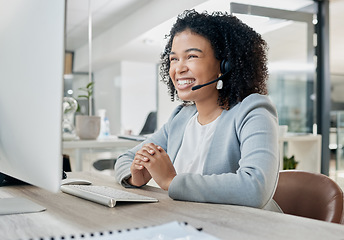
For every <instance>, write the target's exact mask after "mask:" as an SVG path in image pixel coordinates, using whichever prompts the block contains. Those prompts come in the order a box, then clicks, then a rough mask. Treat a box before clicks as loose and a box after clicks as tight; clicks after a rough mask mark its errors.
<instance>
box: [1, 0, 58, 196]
mask: <svg viewBox="0 0 344 240" xmlns="http://www.w3.org/2000/svg"><path fill="white" fill-rule="evenodd" d="M64 31H65V1H46V0H30V1H27V0H11V1H8V0H0V36H1V37H0V172H1V173H4V174H6V175H9V176H11V177H14V178H16V179H20V180H22V181H24V182H27V183H29V184H32V185H35V186H38V187H41V188H44V189H47V190H49V191H51V192H57V191H58V190H59V188H60V183H61V176H62V150H61V147H62V143H61V135H62V131H61V128H62V126H61V123H62V97H63V71H64Z"/></svg>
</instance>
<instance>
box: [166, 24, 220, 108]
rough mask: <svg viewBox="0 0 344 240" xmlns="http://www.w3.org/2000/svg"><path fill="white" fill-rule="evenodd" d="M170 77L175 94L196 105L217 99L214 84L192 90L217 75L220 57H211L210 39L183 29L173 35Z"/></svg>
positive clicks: (212, 54)
mask: <svg viewBox="0 0 344 240" xmlns="http://www.w3.org/2000/svg"><path fill="white" fill-rule="evenodd" d="M169 58H170V71H169V74H170V77H171V79H172V82H173V84H174V86H175V88H176V90H177V93H178V97H179V98H180V99H182V100H184V101H194V102H196V104H197V103H198V102H202V101H209V100H210V99H212V100H216V101H217V99H218V90H217V89H216V87H215V86H216V83H214V84H210V85H208V86H206V87H203V88H201V89H199V90H195V91H192V90H191V88H192V87H193V86H196V85H200V84H205V83H208V82H210V81H212V80H214V79H216V78H217V77H218V75H219V74H220V60H218V59H216V58H215V55H214V50H213V48H212V46H211V44H210V41H209V40H208V39H206V38H205V37H203V36H201V35H199V34H196V33H193V32H191V31H190V30H185V31H183V32H180V33H178V34H176V35H175V37H174V38H173V42H172V49H171V53H170V56H169Z"/></svg>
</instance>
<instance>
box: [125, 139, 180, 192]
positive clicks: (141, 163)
mask: <svg viewBox="0 0 344 240" xmlns="http://www.w3.org/2000/svg"><path fill="white" fill-rule="evenodd" d="M130 171H131V178H129V179H128V180H129V183H130V184H131V185H134V186H142V185H144V184H146V183H148V181H149V180H150V179H151V178H153V179H154V181H155V182H156V183H157V184H158V185H159V186H160V187H161V188H162V189H164V190H168V188H169V186H170V184H171V182H172V180H173V178H174V177H175V176H176V175H177V174H176V170H175V169H174V167H173V164H172V162H171V160H170V157H169V156H168V155H167V153H166V152H165V150H164V149H163V148H162V147H160V146H158V145H155V144H154V143H147V144H145V145H143V146H142V148H141V149H140V150H139V151H137V152H136V155H135V158H134V161H133V163H132V165H131V167H130Z"/></svg>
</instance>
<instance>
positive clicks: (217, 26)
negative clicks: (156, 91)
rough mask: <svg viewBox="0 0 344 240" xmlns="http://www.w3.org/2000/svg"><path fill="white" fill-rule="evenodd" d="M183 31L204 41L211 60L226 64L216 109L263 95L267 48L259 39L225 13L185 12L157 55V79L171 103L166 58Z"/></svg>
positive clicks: (173, 94) (168, 67) (173, 88)
mask: <svg viewBox="0 0 344 240" xmlns="http://www.w3.org/2000/svg"><path fill="white" fill-rule="evenodd" d="M184 30H191V32H194V33H196V34H199V35H201V36H203V37H205V38H206V39H208V40H209V41H210V43H211V46H212V48H213V50H214V53H215V58H216V59H218V60H227V61H229V64H230V69H231V70H230V72H229V74H228V76H227V78H226V79H224V81H223V88H222V89H221V90H219V99H218V102H219V105H220V106H223V107H224V108H229V107H231V106H233V105H234V104H236V103H237V102H238V101H242V100H243V99H244V98H245V97H247V96H248V95H250V94H252V93H260V94H267V87H266V81H267V77H268V70H267V65H266V64H267V56H266V52H267V44H266V42H265V41H264V40H263V39H262V37H261V35H260V34H258V33H256V32H255V31H254V30H253V29H252V28H251V27H249V26H247V25H246V24H244V23H243V22H242V21H241V20H239V19H238V18H237V17H235V16H232V15H229V14H228V13H222V12H214V13H211V14H209V13H207V12H203V13H198V12H196V11H195V10H186V11H184V12H183V13H182V14H180V15H179V16H178V18H177V21H176V23H175V24H174V25H173V27H172V29H171V31H170V34H169V35H167V36H166V38H167V39H168V42H167V44H166V47H165V50H164V52H163V53H162V54H161V61H162V64H161V66H160V70H161V72H160V75H161V77H162V81H163V82H164V83H166V84H167V86H168V88H169V93H170V95H171V100H172V101H174V100H175V98H176V97H177V91H176V89H175V87H174V85H173V83H172V80H171V78H170V76H169V69H170V60H169V54H170V52H171V48H172V42H173V38H174V36H175V35H176V34H178V33H180V32H183V31H184Z"/></svg>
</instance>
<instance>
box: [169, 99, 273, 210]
mask: <svg viewBox="0 0 344 240" xmlns="http://www.w3.org/2000/svg"><path fill="white" fill-rule="evenodd" d="M234 118H235V120H234V131H235V132H229V134H231V135H234V136H233V137H232V138H230V140H231V141H230V142H226V145H225V148H230V147H231V146H232V145H233V144H237V149H238V150H237V151H238V152H239V153H238V155H239V156H240V157H239V159H232V158H231V157H232V155H230V154H229V155H228V156H227V155H226V157H227V159H222V160H219V161H217V159H216V157H217V156H219V155H221V153H220V152H221V151H222V152H223V151H226V150H225V149H224V147H223V145H222V146H221V147H218V148H216V147H217V145H220V144H214V145H213V146H214V147H215V149H211V150H210V151H213V152H216V153H215V154H213V155H212V156H213V157H214V159H208V160H209V161H212V162H216V163H217V164H222V163H221V161H237V162H238V169H236V171H229V172H223V173H214V174H208V175H201V174H191V173H185V174H178V175H177V176H176V177H175V178H174V179H173V181H172V182H171V184H170V187H169V189H168V193H169V196H170V197H171V198H173V199H179V200H184V201H196V202H211V203H222V204H234V205H244V206H251V207H256V208H264V207H265V206H266V205H267V204H268V203H269V202H271V199H272V196H273V193H274V191H275V188H276V184H277V180H278V171H279V160H278V134H277V129H278V120H277V113H276V110H275V108H274V106H273V105H272V104H271V102H270V101H269V100H267V97H266V96H260V95H259V96H252V97H250V96H249V97H247V99H246V98H245V99H244V100H243V102H241V103H240V104H239V106H238V108H237V110H236V111H235V117H234ZM221 127H222V129H223V128H226V126H224V125H221ZM227 128H230V126H227ZM223 132H225V129H223ZM227 133H228V132H226V133H225V134H227ZM235 135H236V136H235ZM227 139H228V138H227ZM208 160H207V161H208ZM213 164H215V163H213Z"/></svg>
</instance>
